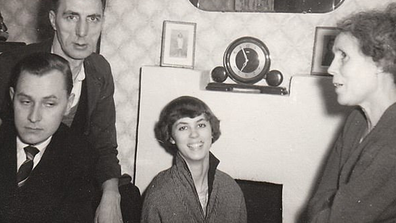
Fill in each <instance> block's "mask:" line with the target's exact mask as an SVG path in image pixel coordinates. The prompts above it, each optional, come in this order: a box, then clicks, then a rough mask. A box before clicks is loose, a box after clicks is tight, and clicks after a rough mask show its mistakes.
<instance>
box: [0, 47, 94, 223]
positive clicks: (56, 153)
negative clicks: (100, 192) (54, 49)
mask: <svg viewBox="0 0 396 223" xmlns="http://www.w3.org/2000/svg"><path fill="white" fill-rule="evenodd" d="M72 84H73V81H72V74H71V71H70V67H69V64H68V62H67V61H66V60H65V59H63V58H62V57H60V56H58V55H54V54H50V53H37V54H32V55H30V56H28V57H26V58H24V59H22V60H21V61H20V62H19V63H18V64H17V66H16V69H15V71H14V73H13V80H12V84H11V87H10V89H9V93H10V95H11V98H12V102H13V107H14V121H10V122H8V121H5V122H4V123H3V124H2V125H1V126H0V153H1V156H0V191H1V193H0V222H18V223H28V222H81V223H88V222H93V219H94V210H93V209H92V195H93V192H92V191H93V184H92V181H93V172H94V169H95V154H94V153H93V151H92V150H91V149H89V144H88V142H87V141H86V140H85V139H84V138H83V137H82V136H81V135H77V134H74V132H72V131H71V130H70V129H69V128H68V127H67V126H65V125H64V124H61V122H62V118H63V116H64V115H66V114H68V113H69V112H70V108H71V104H72V102H73V99H74V95H73V94H72V93H71V89H72V87H73V85H72Z"/></svg>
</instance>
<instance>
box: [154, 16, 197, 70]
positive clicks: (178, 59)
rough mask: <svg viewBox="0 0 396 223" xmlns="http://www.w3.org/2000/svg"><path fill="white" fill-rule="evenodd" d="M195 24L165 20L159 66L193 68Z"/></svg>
mask: <svg viewBox="0 0 396 223" xmlns="http://www.w3.org/2000/svg"><path fill="white" fill-rule="evenodd" d="M196 27H197V24H196V23H192V22H178V21H169V20H165V21H164V23H163V31H162V47H161V62H160V63H161V66H169V67H182V68H191V69H193V68H194V59H195V35H196Z"/></svg>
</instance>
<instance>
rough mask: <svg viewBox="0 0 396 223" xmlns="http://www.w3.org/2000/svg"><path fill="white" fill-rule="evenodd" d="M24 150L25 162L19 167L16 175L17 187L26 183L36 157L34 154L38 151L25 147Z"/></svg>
mask: <svg viewBox="0 0 396 223" xmlns="http://www.w3.org/2000/svg"><path fill="white" fill-rule="evenodd" d="M24 150H25V153H26V160H25V162H23V163H22V165H21V167H19V170H18V173H17V183H18V187H21V186H23V184H24V183H25V182H26V180H27V178H28V177H29V174H30V172H32V169H33V159H34V157H35V156H36V154H37V153H38V152H39V150H38V149H37V148H36V147H33V146H27V147H25V148H24Z"/></svg>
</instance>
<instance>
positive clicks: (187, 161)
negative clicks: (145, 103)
mask: <svg viewBox="0 0 396 223" xmlns="http://www.w3.org/2000/svg"><path fill="white" fill-rule="evenodd" d="M155 134H156V138H157V140H158V141H159V142H160V144H162V145H163V146H164V147H165V148H166V149H169V150H170V151H171V152H172V153H173V154H174V156H175V159H174V164H173V165H172V167H171V168H169V169H167V170H165V171H162V172H160V173H159V174H158V175H157V176H156V177H155V178H154V179H153V181H152V182H151V184H150V185H149V187H148V189H147V191H146V196H145V199H144V202H143V213H142V221H141V222H149V223H152V222H164V223H166V222H169V223H176V222H213V223H215V222H227V223H232V222H235V223H243V222H246V221H247V216H246V207H245V200H244V197H243V193H242V191H241V189H240V188H239V186H238V185H237V183H236V182H235V180H234V179H232V178H231V177H230V176H229V175H227V174H226V173H224V172H222V171H220V170H218V169H217V165H218V164H219V160H218V159H217V158H216V157H215V156H214V155H213V154H212V153H211V152H210V148H211V146H212V143H214V142H215V141H216V140H217V139H218V138H219V137H220V126H219V120H218V119H217V118H216V116H215V115H214V114H213V113H212V111H211V110H210V109H209V107H208V106H207V105H206V104H205V103H204V102H202V101H201V100H199V99H197V98H194V97H190V96H182V97H179V98H176V99H174V100H173V101H171V102H170V103H169V104H168V105H166V106H165V108H164V109H163V110H162V112H161V114H160V117H159V121H158V122H157V124H156V126H155Z"/></svg>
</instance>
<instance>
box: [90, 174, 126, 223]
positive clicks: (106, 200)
mask: <svg viewBox="0 0 396 223" xmlns="http://www.w3.org/2000/svg"><path fill="white" fill-rule="evenodd" d="M102 188H103V194H102V199H101V200H100V204H99V206H98V208H97V209H96V214H95V223H122V222H123V221H122V214H121V195H120V192H119V191H118V179H117V178H114V179H110V180H107V181H105V182H104V183H103V185H102Z"/></svg>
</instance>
